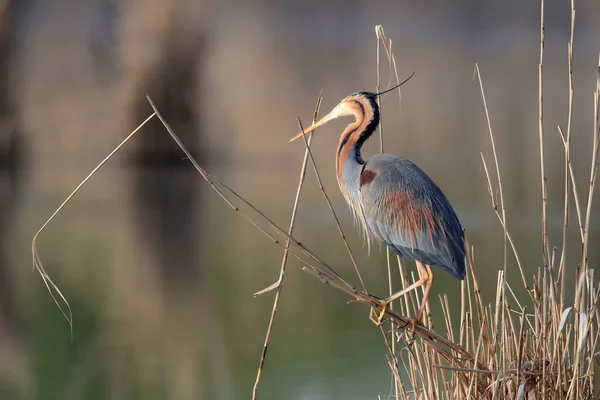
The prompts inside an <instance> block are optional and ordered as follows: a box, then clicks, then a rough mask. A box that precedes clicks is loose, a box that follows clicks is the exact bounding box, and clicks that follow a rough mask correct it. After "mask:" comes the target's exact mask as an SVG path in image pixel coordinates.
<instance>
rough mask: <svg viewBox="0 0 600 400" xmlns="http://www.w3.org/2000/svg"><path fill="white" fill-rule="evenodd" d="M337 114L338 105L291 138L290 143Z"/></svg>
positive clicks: (338, 114)
mask: <svg viewBox="0 0 600 400" xmlns="http://www.w3.org/2000/svg"><path fill="white" fill-rule="evenodd" d="M339 116H340V113H339V107H335V108H334V109H333V110H332V111H331V112H330V113H329V114H327V115H326V116H324V117H323V118H321V119H320V120H318V121H317V122H315V123H314V124H312V125H311V126H309V127H308V128H306V129H304V132H300V133H298V134H297V135H296V136H294V137H293V138H291V139H290V143H291V142H293V141H294V140H296V139H298V138H301V137H302V135H303V134H307V133H310V132H312V131H314V130H315V129H317V128H318V127H320V126H323V125H325V124H326V123H328V122H329V121H331V120H332V119H335V118H337V117H339Z"/></svg>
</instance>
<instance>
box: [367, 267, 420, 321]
mask: <svg viewBox="0 0 600 400" xmlns="http://www.w3.org/2000/svg"><path fill="white" fill-rule="evenodd" d="M417 270H418V272H419V280H418V281H416V282H415V283H413V284H412V285H410V286H408V287H406V288H404V289H402V290H400V291H398V292H396V293H394V294H393V295H391V296H389V297H386V298H385V299H383V300H379V302H380V303H381V306H382V308H381V311H380V312H379V314H376V311H375V310H374V309H373V308H372V309H371V314H370V316H369V319H370V320H371V321H373V322H374V323H375V325H381V322H382V321H383V317H384V316H385V311H386V310H387V308H388V306H389V304H390V303H391V302H392V301H394V300H396V299H397V298H399V297H402V296H404V295H405V294H407V293H408V292H410V291H412V290H415V289H416V288H418V287H420V286H423V285H424V284H426V283H427V280H428V279H429V274H428V273H427V269H426V268H425V267H424V266H423V265H422V264H421V263H420V262H418V261H417ZM376 315H377V316H376Z"/></svg>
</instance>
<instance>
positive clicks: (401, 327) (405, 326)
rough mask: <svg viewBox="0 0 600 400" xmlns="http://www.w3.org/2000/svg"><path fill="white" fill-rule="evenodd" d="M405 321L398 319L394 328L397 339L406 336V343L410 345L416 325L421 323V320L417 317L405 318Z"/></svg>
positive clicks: (414, 336)
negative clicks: (396, 331)
mask: <svg viewBox="0 0 600 400" xmlns="http://www.w3.org/2000/svg"><path fill="white" fill-rule="evenodd" d="M407 320H408V321H407V322H405V323H401V322H400V321H398V322H397V324H396V329H397V330H398V340H400V338H401V337H402V336H406V338H407V339H406V343H407V344H408V345H409V346H410V345H412V344H413V342H414V341H415V339H416V338H417V335H416V334H415V333H416V331H417V325H422V324H421V321H419V320H418V319H417V318H407Z"/></svg>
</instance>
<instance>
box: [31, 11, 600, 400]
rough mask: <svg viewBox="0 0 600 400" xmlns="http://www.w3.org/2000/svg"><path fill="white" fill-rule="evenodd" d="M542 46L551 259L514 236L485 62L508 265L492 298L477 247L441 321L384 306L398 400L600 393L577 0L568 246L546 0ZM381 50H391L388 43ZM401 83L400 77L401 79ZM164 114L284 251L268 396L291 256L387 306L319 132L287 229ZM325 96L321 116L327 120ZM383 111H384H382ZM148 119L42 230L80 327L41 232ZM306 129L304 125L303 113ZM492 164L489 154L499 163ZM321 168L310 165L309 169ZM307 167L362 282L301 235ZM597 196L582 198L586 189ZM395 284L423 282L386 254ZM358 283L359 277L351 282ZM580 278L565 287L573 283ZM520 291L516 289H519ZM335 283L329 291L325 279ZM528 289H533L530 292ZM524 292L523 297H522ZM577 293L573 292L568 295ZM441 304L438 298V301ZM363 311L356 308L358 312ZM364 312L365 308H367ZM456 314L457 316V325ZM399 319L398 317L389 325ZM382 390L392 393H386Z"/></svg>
mask: <svg viewBox="0 0 600 400" xmlns="http://www.w3.org/2000/svg"><path fill="white" fill-rule="evenodd" d="M540 16H541V18H540V53H539V92H538V109H539V114H538V120H539V131H538V136H539V154H540V182H541V210H542V213H541V221H540V223H541V227H542V237H541V240H540V252H541V257H540V260H541V263H540V265H539V266H538V267H537V271H536V272H535V273H534V274H533V275H528V274H527V272H526V271H531V270H532V269H531V268H525V267H526V266H524V265H522V263H521V260H520V258H519V254H518V252H517V250H516V248H517V246H516V245H515V243H514V242H513V239H512V237H511V235H510V210H507V209H506V207H505V204H504V193H503V189H502V175H501V170H502V166H501V165H500V164H499V162H498V155H497V152H496V147H495V141H494V132H493V129H492V126H493V124H492V122H491V118H490V114H492V113H493V110H489V109H488V106H487V103H486V98H485V91H484V79H483V78H482V74H481V73H480V70H479V67H478V66H475V74H474V78H475V80H476V82H477V84H478V85H479V87H480V91H481V96H482V104H483V112H484V113H485V117H486V120H487V123H488V135H489V139H490V148H491V154H487V153H486V154H484V152H482V153H481V161H482V168H483V169H484V171H485V176H486V178H487V182H486V183H485V185H486V186H487V190H488V192H489V196H490V203H491V211H490V212H493V213H495V215H496V216H497V218H498V221H499V229H501V230H502V231H503V245H504V262H503V269H502V270H499V271H498V273H497V277H496V281H497V285H496V293H495V297H494V298H493V299H489V298H484V297H483V296H482V293H481V290H480V285H479V278H478V268H477V260H476V258H475V256H474V254H475V252H474V249H473V248H472V247H470V245H469V243H468V232H467V240H466V242H467V243H466V244H467V248H468V272H467V277H466V279H465V280H464V281H463V282H462V283H461V300H460V307H458V305H457V304H450V301H449V299H448V298H447V296H445V295H441V296H440V297H439V299H438V300H439V302H440V304H441V310H442V313H443V321H444V324H443V326H437V327H435V326H434V325H433V321H432V318H431V315H430V314H429V312H428V313H427V314H426V316H425V318H424V325H422V326H421V325H416V326H415V325H414V324H413V323H412V320H411V319H410V318H409V316H412V315H415V314H416V309H417V307H418V304H419V303H420V299H419V297H420V293H419V292H418V291H413V292H410V293H409V294H408V295H406V296H404V297H403V298H401V299H399V300H398V301H396V302H395V304H393V306H392V307H390V308H389V309H387V310H386V322H385V323H384V324H383V325H380V326H378V327H374V329H379V330H380V332H381V336H382V340H383V341H384V343H385V345H386V347H387V349H388V356H387V362H388V365H389V368H390V373H391V380H392V382H393V386H392V390H391V392H390V393H389V394H388V395H386V396H385V397H387V398H396V399H504V398H510V399H533V398H549V399H583V398H586V399H587V398H598V397H600V396H598V389H597V388H598V383H597V379H596V364H597V355H598V354H600V352H598V337H599V332H600V329H599V326H598V321H599V315H598V300H599V299H600V290H599V288H598V284H597V279H595V276H594V269H592V268H590V263H589V260H588V257H587V254H588V248H589V247H590V246H591V245H592V244H591V243H590V239H589V230H590V221H591V216H590V214H591V210H592V202H593V198H594V189H595V185H596V180H597V174H598V164H599V158H598V157H599V150H600V129H599V125H600V124H599V118H600V105H599V97H600V64H599V65H598V77H597V83H596V87H595V88H594V97H593V105H594V114H593V116H591V117H592V118H593V119H594V130H593V132H592V135H593V146H592V149H591V153H592V155H591V165H590V174H589V179H587V180H586V183H587V186H586V187H583V188H581V187H578V186H577V185H576V181H575V173H574V171H573V166H572V165H571V152H570V144H571V139H572V132H571V123H572V118H571V116H572V112H573V97H574V89H573V47H574V41H573V32H574V29H575V4H574V1H572V2H571V34H570V40H569V44H568V71H569V72H568V77H567V79H568V83H569V93H568V96H569V102H568V107H569V109H568V121H567V123H566V127H565V128H563V127H558V129H557V131H558V138H559V140H560V141H561V143H562V145H563V148H564V198H563V199H551V200H552V201H557V202H558V201H562V202H564V216H563V221H564V226H563V235H562V241H561V243H559V244H551V243H549V239H548V233H547V219H548V211H547V204H548V202H549V201H550V199H548V198H547V177H546V175H545V158H544V142H545V141H546V140H556V134H555V133H552V134H548V133H547V132H545V131H544V125H543V117H544V116H543V105H544V96H543V82H544V75H543V67H544V29H545V27H544V3H543V0H542V2H541V13H540ZM376 36H377V88H378V89H379V87H380V86H381V82H380V54H381V55H382V56H383V59H384V60H387V62H388V64H389V66H390V71H393V75H394V78H395V79H396V81H398V82H399V81H400V79H399V75H398V72H397V68H396V61H395V57H394V53H393V50H392V41H391V40H390V38H388V37H386V35H385V32H384V31H383V28H382V27H381V26H377V27H376ZM382 49H383V51H382ZM599 61H600V60H599ZM391 80H392V79H390V81H391ZM148 100H149V102H150V104H151V106H152V108H153V109H154V113H153V114H152V115H150V117H149V118H148V119H147V120H146V121H145V122H144V123H146V122H147V121H148V120H150V119H151V118H153V117H157V118H159V119H160V120H161V121H162V123H163V124H164V126H165V128H166V131H167V132H168V134H170V135H171V137H172V139H173V140H174V141H175V142H176V143H177V145H178V146H179V147H180V148H181V149H182V151H183V153H184V154H185V156H186V157H187V158H188V159H189V160H190V162H191V164H192V165H193V167H194V168H195V169H196V170H197V171H198V173H199V175H200V176H201V178H202V179H204V180H205V181H206V182H207V183H208V185H209V186H210V187H211V188H212V189H213V190H214V191H215V192H216V194H217V195H218V196H219V197H220V198H221V199H222V200H223V201H224V203H226V204H227V205H228V206H229V207H230V208H231V209H232V210H233V211H235V212H237V213H239V214H240V215H241V216H242V217H243V218H245V219H246V220H248V221H249V222H250V223H251V224H252V225H253V226H255V227H256V229H258V230H259V231H260V232H262V233H263V234H264V235H266V236H267V237H268V238H269V239H270V240H271V241H272V242H273V243H274V244H277V245H279V246H281V247H282V248H283V256H282V262H281V269H280V274H279V277H278V278H277V280H276V281H275V283H273V284H272V285H270V286H269V287H267V288H265V289H264V290H262V291H260V292H258V293H256V294H255V295H257V296H258V295H264V294H266V293H269V292H272V291H274V292H275V297H274V304H273V309H272V314H271V318H270V321H269V324H268V326H267V330H266V337H265V342H264V346H263V349H262V351H261V354H260V359H259V363H258V364H259V365H258V371H257V377H256V382H255V385H254V387H253V391H252V393H251V394H249V396H251V397H252V399H257V398H259V397H260V396H259V394H260V390H259V389H260V380H261V377H262V374H263V371H264V367H265V365H266V364H267V363H268V357H267V348H268V343H269V340H270V338H271V335H272V334H273V332H274V323H275V320H276V313H277V310H278V306H279V301H280V299H281V296H282V289H283V288H284V283H285V270H286V265H287V261H288V259H289V256H293V257H295V258H298V259H299V260H301V261H302V263H303V265H304V267H303V269H304V271H306V272H307V273H309V274H310V275H311V276H314V277H316V278H317V279H319V280H320V281H322V282H323V283H325V284H326V285H327V286H330V287H333V288H335V289H338V290H340V291H342V292H344V293H346V294H347V296H348V300H349V301H351V302H358V303H364V304H365V305H367V306H368V307H374V308H378V307H380V306H379V303H378V302H376V300H375V298H374V297H373V296H372V295H370V294H369V292H368V290H367V287H366V285H365V283H364V280H363V279H362V277H361V275H360V269H359V266H358V265H357V262H356V260H355V258H354V255H353V252H352V249H351V248H350V246H349V245H348V243H347V241H346V236H345V233H344V230H343V228H342V226H341V224H340V223H339V220H338V218H337V216H336V213H335V210H334V208H333V206H332V205H331V202H330V201H329V197H328V194H327V190H326V189H325V188H324V187H323V184H322V181H321V178H320V172H319V168H318V166H317V163H316V162H315V159H314V158H313V156H312V153H311V147H310V142H311V138H312V134H309V135H305V137H304V143H305V153H304V159H303V162H302V165H301V167H300V172H299V178H298V182H299V183H298V188H297V195H296V198H295V202H294V205H293V211H292V215H291V218H290V225H289V226H288V228H287V229H284V228H282V227H279V226H277V225H276V224H275V223H274V222H273V221H272V220H271V219H269V217H268V216H267V215H266V214H265V213H263V212H262V211H261V210H259V209H258V208H256V207H255V206H254V205H252V204H251V203H250V202H249V201H247V200H245V199H244V198H243V197H242V196H240V195H239V194H237V193H236V192H235V190H233V189H232V188H230V187H229V186H227V185H226V184H225V183H223V182H221V181H220V180H219V179H218V178H216V177H215V176H213V175H212V174H211V173H210V172H209V171H207V170H205V169H204V168H203V167H202V166H201V165H200V164H199V163H198V162H197V161H196V160H195V158H194V157H193V155H192V154H190V153H189V151H188V150H187V149H186V147H185V145H184V144H183V143H182V142H181V141H180V139H179V138H178V136H177V134H176V133H175V132H174V131H173V130H172V129H171V128H170V126H169V124H168V122H167V121H165V120H164V118H163V117H162V115H161V113H160V110H158V109H157V108H156V107H155V105H154V104H153V103H152V100H151V99H150V98H148ZM320 103H321V102H320V98H319V100H318V101H317V106H316V109H315V113H314V120H316V119H317V117H318V114H319V108H320ZM383 117H385V115H383ZM144 123H143V124H142V125H141V126H140V127H138V128H137V129H136V130H135V131H134V132H133V133H132V134H130V135H129V136H128V137H127V138H126V139H125V140H124V141H123V142H122V143H121V144H120V145H119V146H118V147H117V148H116V149H115V151H113V152H112V153H111V154H110V155H109V156H108V157H107V158H106V159H105V160H104V161H103V162H102V163H100V164H99V165H98V167H97V168H96V169H94V171H92V173H90V175H89V176H88V177H87V178H86V179H85V180H84V181H83V182H82V183H81V184H80V185H79V186H78V187H77V188H76V189H75V190H74V191H73V193H71V195H70V196H69V197H68V198H67V200H65V202H64V203H63V204H62V205H61V206H60V207H59V208H58V209H57V211H56V212H55V213H54V214H53V215H52V216H51V217H50V219H49V220H48V221H47V222H46V223H45V224H44V225H43V226H42V228H41V229H40V230H39V231H38V233H37V234H36V235H35V237H34V238H33V241H32V255H33V262H34V266H35V267H36V268H37V270H38V271H39V273H40V275H41V277H42V279H43V280H44V282H45V284H46V285H47V287H48V289H49V290H50V293H51V294H52V296H53V298H54V300H55V302H56V303H57V305H58V306H59V307H60V309H61V311H63V314H64V315H65V317H66V318H67V320H68V321H69V323H70V324H71V322H72V316H71V310H70V307H69V304H68V302H67V300H66V298H65V297H64V296H63V295H62V293H61V292H60V290H59V289H58V287H56V285H54V283H53V282H52V280H51V279H50V277H49V276H48V274H47V273H46V272H45V270H44V267H43V265H42V262H41V259H40V257H39V255H38V253H37V239H38V236H39V234H40V233H41V232H42V230H43V229H44V228H45V227H46V226H47V224H48V223H49V222H50V221H51V220H52V219H53V218H54V217H55V216H56V214H57V213H58V212H59V211H60V210H61V209H62V208H63V207H64V206H65V205H66V204H67V203H68V201H69V200H70V199H71V198H72V196H73V195H74V194H75V193H76V192H77V191H78V190H79V189H80V188H81V187H82V186H83V185H84V184H85V183H86V182H87V181H88V179H89V178H90V177H91V176H92V175H93V174H94V173H95V172H96V171H97V170H98V169H99V168H100V167H101V166H102V165H103V164H104V163H105V162H106V161H108V159H109V158H110V157H111V156H112V155H113V154H114V153H115V152H116V151H117V150H118V149H120V148H121V146H123V145H124V144H125V143H126V142H127V141H128V140H129V139H130V138H131V137H132V136H133V134H134V133H135V132H137V131H138V130H140V129H141V128H142V127H143V125H144ZM298 123H299V127H300V129H302V123H301V122H300V120H299V121H298ZM383 127H384V125H383V123H382V126H381V129H380V151H382V152H383V151H384V132H385V130H384V129H383ZM490 159H491V160H493V161H491V162H490V161H489V160H490ZM310 171H312V172H310ZM307 173H314V174H315V175H316V177H317V182H318V184H319V187H320V190H321V193H322V195H323V198H324V201H325V202H326V203H327V205H328V207H329V210H330V211H331V214H332V221H333V222H334V223H335V224H336V226H337V229H338V233H339V236H340V240H342V241H343V242H344V243H345V246H346V249H347V251H348V253H349V255H350V259H351V262H352V264H353V266H354V270H355V271H356V274H357V278H358V281H359V282H360V286H359V287H356V286H355V285H353V284H351V283H350V278H348V277H343V276H342V275H341V274H340V273H338V272H337V271H336V269H335V268H333V267H332V266H331V265H329V264H328V263H327V262H326V261H325V260H323V259H321V258H320V257H319V256H318V255H316V254H314V253H313V252H312V251H311V250H310V249H308V248H307V247H305V246H304V245H303V244H302V243H301V242H300V241H299V239H298V238H296V237H294V236H293V233H294V226H295V224H296V214H297V210H298V208H299V206H300V202H299V199H300V194H301V192H302V188H303V184H304V179H305V176H306V174H307ZM586 190H587V193H586V194H587V195H585V194H581V193H582V191H583V193H585V192H586ZM573 207H575V211H576V215H577V220H576V221H575V222H572V221H570V218H569V216H570V214H571V211H570V210H572V208H573ZM571 225H576V226H577V229H578V231H579V236H578V243H577V244H580V245H581V257H580V258H579V262H578V263H577V265H569V264H568V263H567V261H566V260H567V258H566V249H567V247H568V246H567V245H568V243H567V240H568V235H567V231H568V230H569V227H570V226H571ZM511 258H514V261H515V263H516V265H517V268H516V269H512V268H509V267H508V266H509V264H510V265H512V264H513V263H512V262H510V263H509V262H508V260H509V259H511ZM387 259H388V275H389V277H390V282H389V290H390V293H392V292H394V286H397V285H394V283H393V282H392V280H391V276H392V275H393V274H392V271H393V270H394V269H396V268H397V269H398V271H399V274H400V277H401V279H400V282H399V285H400V286H401V287H402V286H407V285H409V284H410V283H411V282H413V281H414V279H415V277H414V276H413V274H409V273H408V270H407V268H406V263H404V262H403V261H402V260H400V259H399V258H397V257H395V256H393V255H392V254H390V253H389V251H388V257H387ZM353 279H354V278H353ZM571 280H572V281H573V286H572V287H567V284H566V282H567V281H571ZM521 285H522V288H519V290H517V287H518V286H521ZM327 286H325V287H327ZM523 289H524V290H523ZM516 293H525V295H522V296H521V297H519V296H517V294H516ZM571 295H572V297H573V299H572V300H567V298H570V297H571ZM432 301H435V300H433V299H432ZM357 309H358V308H357ZM360 312H362V311H360ZM456 321H458V324H457V322H456ZM388 322H389V324H388ZM380 398H382V397H381V396H380Z"/></svg>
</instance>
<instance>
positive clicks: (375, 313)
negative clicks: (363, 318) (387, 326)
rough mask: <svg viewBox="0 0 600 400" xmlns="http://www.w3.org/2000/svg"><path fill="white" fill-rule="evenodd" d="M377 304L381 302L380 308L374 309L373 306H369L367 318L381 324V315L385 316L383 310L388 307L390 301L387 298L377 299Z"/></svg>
mask: <svg viewBox="0 0 600 400" xmlns="http://www.w3.org/2000/svg"><path fill="white" fill-rule="evenodd" d="M377 301H378V302H379V304H381V310H378V309H376V308H375V307H371V311H370V312H369V319H370V320H371V321H372V322H373V323H374V324H375V325H377V326H381V324H382V323H383V317H385V312H386V310H387V309H388V307H389V305H390V302H389V301H387V300H380V299H377Z"/></svg>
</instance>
